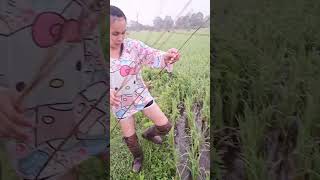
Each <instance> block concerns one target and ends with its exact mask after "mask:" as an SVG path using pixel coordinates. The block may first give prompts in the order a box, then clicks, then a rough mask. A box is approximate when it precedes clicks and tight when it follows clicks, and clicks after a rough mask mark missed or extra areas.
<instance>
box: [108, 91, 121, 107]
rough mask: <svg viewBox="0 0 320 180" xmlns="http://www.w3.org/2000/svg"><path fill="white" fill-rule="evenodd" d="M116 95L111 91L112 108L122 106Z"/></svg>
mask: <svg viewBox="0 0 320 180" xmlns="http://www.w3.org/2000/svg"><path fill="white" fill-rule="evenodd" d="M116 93H117V92H116V91H115V90H113V89H110V104H111V106H115V107H118V106H119V105H120V98H119V96H117V94H116Z"/></svg>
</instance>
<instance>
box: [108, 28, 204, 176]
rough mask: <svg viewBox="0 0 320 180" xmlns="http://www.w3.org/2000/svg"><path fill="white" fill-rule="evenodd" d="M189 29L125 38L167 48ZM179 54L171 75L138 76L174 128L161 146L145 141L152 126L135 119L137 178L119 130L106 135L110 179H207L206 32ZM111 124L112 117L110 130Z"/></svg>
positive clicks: (179, 42) (140, 116)
mask: <svg viewBox="0 0 320 180" xmlns="http://www.w3.org/2000/svg"><path fill="white" fill-rule="evenodd" d="M193 31H194V30H191V31H178V32H143V31H142V32H129V37H130V38H134V39H138V40H141V41H143V42H145V43H146V44H148V45H149V46H151V47H154V48H157V49H161V50H164V51H166V50H168V49H169V48H173V47H174V48H177V49H178V48H180V47H181V46H182V44H183V43H184V42H185V41H186V40H187V39H188V37H189V36H190V34H191V33H192V32H193ZM198 33H199V34H197V33H196V34H195V35H194V36H193V37H192V38H191V39H190V41H189V42H187V43H186V45H185V46H184V47H183V48H182V50H181V54H182V57H181V60H180V61H179V62H177V63H176V64H175V67H174V71H173V74H172V75H169V74H168V73H162V74H161V75H159V70H157V69H144V70H143V77H144V80H145V81H146V82H148V81H150V83H151V89H150V92H151V94H152V95H153V96H154V97H155V98H156V102H157V103H158V104H159V106H160V108H161V109H162V111H163V112H164V113H165V114H166V116H167V117H168V118H169V120H170V121H171V122H172V123H173V124H174V126H175V128H174V130H171V131H170V133H169V134H168V135H167V137H166V138H165V139H166V140H165V142H164V144H163V145H161V146H157V145H154V144H152V143H150V142H147V141H146V140H144V139H143V138H142V137H141V134H142V132H143V131H144V130H145V129H146V128H148V127H149V126H151V125H152V124H153V123H152V122H151V121H150V120H149V119H147V118H146V117H144V116H143V114H142V113H138V114H137V115H136V128H137V134H138V137H139V138H140V143H141V145H142V148H143V151H144V155H145V160H144V167H143V170H142V171H141V172H140V173H139V174H134V173H132V172H131V162H132V156H131V154H130V152H129V150H128V149H127V147H126V145H125V144H124V142H123V141H122V135H121V131H120V129H119V126H118V127H116V129H115V130H114V132H112V134H111V141H110V143H111V151H110V154H111V161H110V177H111V179H139V180H140V179H157V180H160V179H161V180H162V179H163V180H164V179H184V178H186V177H188V178H192V179H196V178H199V179H210V176H209V165H210V162H209V160H210V159H209V128H210V123H209V120H210V105H209V103H210V79H209V77H210V65H209V64H210V46H209V41H210V39H209V38H210V37H209V30H208V29H201V30H200V31H199V32H198ZM115 123H116V120H115V119H114V117H113V116H112V118H111V126H110V127H111V129H112V128H113V127H114V126H115Z"/></svg>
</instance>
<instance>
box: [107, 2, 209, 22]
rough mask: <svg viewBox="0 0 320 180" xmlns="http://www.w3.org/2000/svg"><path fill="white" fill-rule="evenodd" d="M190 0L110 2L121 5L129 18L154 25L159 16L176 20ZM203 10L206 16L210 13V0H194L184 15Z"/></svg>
mask: <svg viewBox="0 0 320 180" xmlns="http://www.w3.org/2000/svg"><path fill="white" fill-rule="evenodd" d="M188 1H189V0H110V4H111V5H114V6H117V7H119V8H120V9H121V10H122V11H123V12H124V14H125V15H126V16H127V18H128V20H129V21H130V20H134V21H135V20H136V19H137V14H139V16H138V20H139V23H141V24H144V25H153V19H154V18H155V17H157V16H160V17H161V18H164V17H165V16H166V15H169V16H171V17H172V19H173V20H176V17H177V15H178V14H179V13H180V11H182V9H183V7H184V6H185V5H186V4H187V2H188ZM190 12H191V13H196V12H202V13H203V14H204V16H207V15H209V14H210V0H192V1H191V3H190V4H189V6H188V7H187V8H186V9H185V10H184V11H183V14H181V15H182V16H183V15H185V14H187V13H190ZM181 15H180V16H181Z"/></svg>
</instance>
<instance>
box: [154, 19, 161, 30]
mask: <svg viewBox="0 0 320 180" xmlns="http://www.w3.org/2000/svg"><path fill="white" fill-rule="evenodd" d="M153 26H154V28H156V29H159V30H160V29H161V28H163V20H162V18H161V17H159V16H158V17H156V18H155V19H154V20H153Z"/></svg>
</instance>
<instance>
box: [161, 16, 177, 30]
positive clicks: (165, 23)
mask: <svg viewBox="0 0 320 180" xmlns="http://www.w3.org/2000/svg"><path fill="white" fill-rule="evenodd" d="M173 24H174V21H173V20H172V18H171V16H166V17H165V18H164V20H163V28H164V29H170V28H172V27H173Z"/></svg>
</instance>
